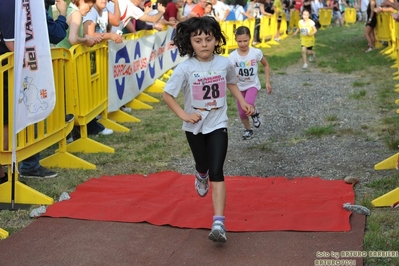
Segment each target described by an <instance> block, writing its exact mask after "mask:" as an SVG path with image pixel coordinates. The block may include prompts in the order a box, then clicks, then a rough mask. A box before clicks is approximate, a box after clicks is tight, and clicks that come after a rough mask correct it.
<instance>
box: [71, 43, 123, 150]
mask: <svg viewBox="0 0 399 266" xmlns="http://www.w3.org/2000/svg"><path fill="white" fill-rule="evenodd" d="M70 51H71V53H72V58H73V67H72V71H73V75H72V77H73V78H74V80H73V84H72V87H71V88H69V91H68V93H72V96H73V99H69V100H68V101H67V108H68V109H73V110H74V112H73V113H74V114H75V125H76V126H79V129H80V138H79V139H78V140H76V141H74V142H72V143H70V144H68V146H67V150H68V151H69V152H85V153H98V152H108V153H113V152H114V151H115V150H114V149H113V148H111V147H109V146H106V145H104V144H102V143H99V142H97V141H94V140H92V139H90V138H89V137H88V134H87V124H88V123H89V122H90V121H91V120H93V119H95V118H96V117H97V116H98V115H100V114H101V120H100V122H101V123H102V124H103V125H104V126H105V127H107V128H111V129H113V130H114V131H129V129H127V128H126V127H123V126H121V125H119V124H117V123H115V122H113V121H111V120H109V119H108V111H107V106H108V47H107V45H106V43H105V42H102V43H100V44H97V45H95V46H93V47H87V46H85V45H80V44H79V45H74V46H72V47H71V48H70ZM67 90H68V88H67Z"/></svg>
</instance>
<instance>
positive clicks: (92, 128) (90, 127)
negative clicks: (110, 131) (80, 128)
mask: <svg viewBox="0 0 399 266" xmlns="http://www.w3.org/2000/svg"><path fill="white" fill-rule="evenodd" d="M102 130H104V129H101V128H100V127H99V125H98V123H97V118H94V119H93V120H91V121H90V122H89V123H87V134H88V135H97V134H99V133H100V132H101V131H102Z"/></svg>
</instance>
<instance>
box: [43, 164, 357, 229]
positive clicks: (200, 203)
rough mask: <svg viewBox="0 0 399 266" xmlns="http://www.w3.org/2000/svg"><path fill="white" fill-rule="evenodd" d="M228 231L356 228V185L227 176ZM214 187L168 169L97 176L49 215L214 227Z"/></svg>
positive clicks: (327, 181)
mask: <svg viewBox="0 0 399 266" xmlns="http://www.w3.org/2000/svg"><path fill="white" fill-rule="evenodd" d="M226 187H227V203H226V210H225V215H226V222H225V225H226V229H227V230H228V231H230V232H254V231H276V230H279V231H281V230H292V231H331V232H339V231H350V229H351V228H350V223H349V216H350V214H351V213H350V212H348V211H346V210H344V209H343V207H342V205H343V204H344V203H347V202H349V203H352V204H353V202H354V191H353V187H352V185H348V184H346V183H345V182H344V181H342V180H323V179H320V178H318V177H312V178H310V177H301V178H284V177H268V178H261V177H243V176H228V177H226ZM211 195H212V191H211V190H210V191H209V193H208V195H207V196H206V197H204V198H201V197H199V196H198V195H197V194H196V191H195V189H194V176H193V175H182V174H180V173H177V172H172V171H165V172H160V173H155V174H151V175H147V176H143V175H137V174H136V175H122V176H103V177H100V178H92V179H90V180H88V181H87V182H85V183H83V184H81V185H79V186H78V187H77V188H76V191H75V192H73V193H71V195H70V196H71V199H70V200H67V201H62V202H57V203H55V204H53V205H51V206H49V207H48V209H47V212H46V214H44V215H43V216H49V217H65V218H75V219H84V220H97V221H119V222H144V221H146V222H148V223H151V224H154V225H171V226H174V227H180V228H193V229H200V228H202V229H209V228H210V226H211V224H212V216H213V208H212V197H211Z"/></svg>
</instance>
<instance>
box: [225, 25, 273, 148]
mask: <svg viewBox="0 0 399 266" xmlns="http://www.w3.org/2000/svg"><path fill="white" fill-rule="evenodd" d="M235 40H236V42H237V44H238V49H237V50H235V51H234V52H232V53H231V54H230V56H229V59H230V61H231V62H232V63H233V65H234V67H235V70H236V75H237V77H238V83H237V85H238V88H239V89H240V91H241V94H242V96H243V97H244V99H245V101H246V102H247V103H249V104H251V105H252V106H255V100H256V96H257V95H258V91H259V90H260V89H261V84H260V81H259V77H258V63H259V62H260V63H261V64H262V65H263V67H264V70H265V76H266V77H265V78H266V79H265V80H266V90H267V93H268V94H271V93H272V86H271V85H270V67H269V63H268V62H267V60H266V58H265V57H264V56H263V52H262V51H261V50H260V49H257V48H253V47H250V46H249V43H250V40H251V32H250V31H249V28H248V27H246V26H240V27H238V28H237V29H236V31H235ZM237 107H238V115H239V116H240V118H241V121H242V123H243V125H244V127H245V131H244V134H243V135H242V139H244V140H246V139H250V138H251V137H252V135H253V130H252V128H251V125H250V123H249V119H248V116H247V115H246V114H245V111H244V110H242V108H241V106H240V104H239V103H238V102H237ZM251 117H252V121H253V124H254V127H256V128H258V127H259V126H260V124H261V121H260V119H259V112H258V110H256V109H255V114H253V115H252V116H251Z"/></svg>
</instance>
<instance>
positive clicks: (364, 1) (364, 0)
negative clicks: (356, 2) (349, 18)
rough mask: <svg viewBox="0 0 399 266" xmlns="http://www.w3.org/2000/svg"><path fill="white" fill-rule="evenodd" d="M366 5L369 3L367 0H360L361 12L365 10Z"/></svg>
mask: <svg viewBox="0 0 399 266" xmlns="http://www.w3.org/2000/svg"><path fill="white" fill-rule="evenodd" d="M368 5H369V0H361V4H360V11H361V12H366V11H367V6H368Z"/></svg>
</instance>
